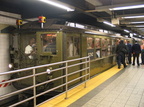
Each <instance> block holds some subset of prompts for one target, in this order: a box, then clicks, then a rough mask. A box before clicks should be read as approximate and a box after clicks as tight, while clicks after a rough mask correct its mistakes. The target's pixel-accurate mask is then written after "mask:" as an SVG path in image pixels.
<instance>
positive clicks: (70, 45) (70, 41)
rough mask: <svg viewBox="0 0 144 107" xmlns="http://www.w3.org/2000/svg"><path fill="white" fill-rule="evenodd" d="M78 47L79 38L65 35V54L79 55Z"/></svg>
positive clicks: (70, 55)
mask: <svg viewBox="0 0 144 107" xmlns="http://www.w3.org/2000/svg"><path fill="white" fill-rule="evenodd" d="M79 49H80V38H79V37H73V36H68V37H67V56H68V57H74V56H78V55H79V53H80V52H79V51H80V50H79Z"/></svg>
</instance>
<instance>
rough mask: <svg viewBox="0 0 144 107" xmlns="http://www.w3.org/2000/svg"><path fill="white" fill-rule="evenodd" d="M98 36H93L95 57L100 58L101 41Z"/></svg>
mask: <svg viewBox="0 0 144 107" xmlns="http://www.w3.org/2000/svg"><path fill="white" fill-rule="evenodd" d="M100 40H101V39H100V38H95V48H96V58H100V57H101V56H100V55H101V50H100V48H101V42H100Z"/></svg>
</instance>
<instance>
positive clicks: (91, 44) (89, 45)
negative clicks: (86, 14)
mask: <svg viewBox="0 0 144 107" xmlns="http://www.w3.org/2000/svg"><path fill="white" fill-rule="evenodd" d="M93 48H94V38H91V37H88V38H87V49H93Z"/></svg>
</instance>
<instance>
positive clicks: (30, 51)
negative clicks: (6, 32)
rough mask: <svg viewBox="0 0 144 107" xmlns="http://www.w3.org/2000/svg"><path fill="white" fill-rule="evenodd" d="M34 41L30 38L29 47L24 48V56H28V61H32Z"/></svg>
mask: <svg viewBox="0 0 144 107" xmlns="http://www.w3.org/2000/svg"><path fill="white" fill-rule="evenodd" d="M34 47H35V39H34V38H32V39H31V40H30V42H29V45H27V46H26V47H25V54H26V55H27V56H28V58H29V59H33V54H35V50H34Z"/></svg>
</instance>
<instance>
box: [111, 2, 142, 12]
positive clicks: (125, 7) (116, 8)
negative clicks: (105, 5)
mask: <svg viewBox="0 0 144 107" xmlns="http://www.w3.org/2000/svg"><path fill="white" fill-rule="evenodd" d="M137 8H144V4H142V5H133V6H123V7H114V8H109V10H111V11H112V10H127V9H137Z"/></svg>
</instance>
